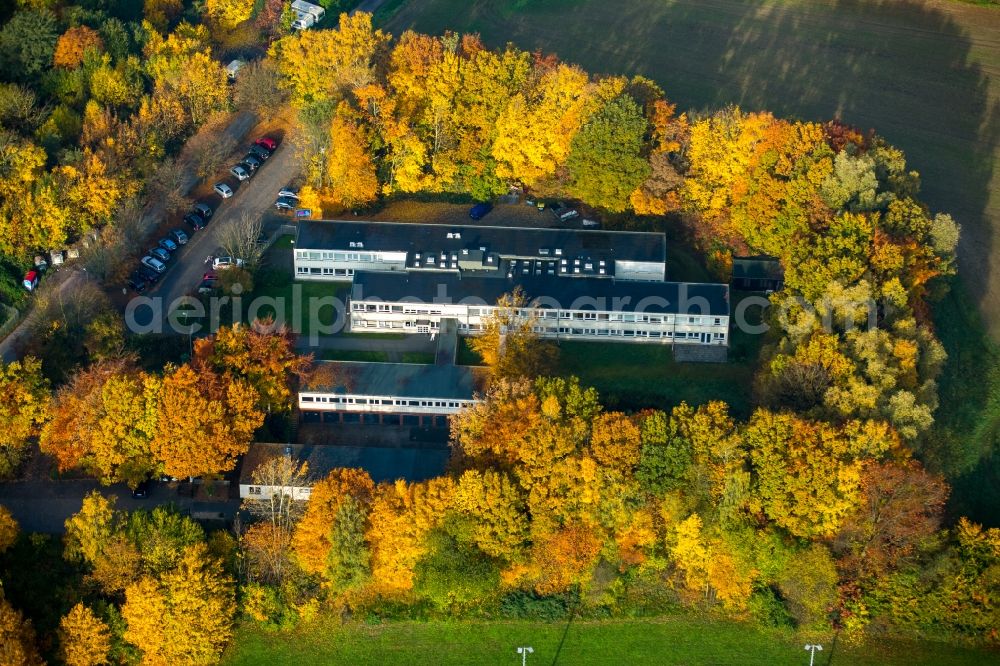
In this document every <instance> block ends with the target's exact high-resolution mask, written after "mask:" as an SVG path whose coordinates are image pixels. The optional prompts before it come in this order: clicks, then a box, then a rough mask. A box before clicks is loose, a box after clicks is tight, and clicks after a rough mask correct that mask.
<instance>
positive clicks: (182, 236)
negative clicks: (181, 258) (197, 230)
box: [170, 229, 188, 245]
mask: <svg viewBox="0 0 1000 666" xmlns="http://www.w3.org/2000/svg"><path fill="white" fill-rule="evenodd" d="M170 238H171V239H173V241H174V242H175V243H177V244H178V245H187V242H188V235H187V234H186V233H184V232H183V231H182V230H180V229H171V230H170Z"/></svg>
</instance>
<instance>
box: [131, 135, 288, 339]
mask: <svg viewBox="0 0 1000 666" xmlns="http://www.w3.org/2000/svg"><path fill="white" fill-rule="evenodd" d="M252 140H253V137H247V139H246V140H245V141H244V143H245V144H246V145H247V146H249V145H250V142H251V141H252ZM298 173H299V161H298V158H297V156H296V154H295V148H294V147H293V146H292V145H291V144H290V143H289V142H287V141H286V142H284V143H282V144H281V145H279V146H278V148H277V150H276V151H275V152H274V154H272V155H271V158H270V159H268V160H267V161H266V162H265V163H264V164H263V166H261V167H260V169H258V170H257V174H256V175H255V176H254V177H253V178H251V179H250V180H247V181H244V182H243V183H237V182H236V179H235V178H233V177H231V176H230V177H228V178H226V179H225V180H224V181H223V182H226V183H227V184H228V185H229V186H230V187H231V188H232V189H233V191H234V192H235V194H234V195H233V196H232V197H230V198H229V199H222V198H221V197H219V196H218V195H215V194H213V195H212V196H211V197H209V198H207V199H204V201H205V203H207V204H208V205H209V206H211V207H212V208H214V209H215V213H214V214H213V215H212V219H211V221H210V222H209V224H208V226H207V227H205V228H204V229H202V230H201V231H197V232H194V233H193V234H191V233H190V228H189V227H187V226H186V225H185V226H183V227H182V228H183V229H184V230H185V231H187V232H189V235H190V236H191V239H190V240H189V241H188V243H187V245H185V246H183V247H182V248H181V249H180V250H179V251H178V252H177V253H175V254H174V256H173V257H171V260H170V264H169V267H168V268H167V271H166V273H164V274H163V277H162V278H161V279H160V281H159V282H158V283H157V284H156V285H155V286H154V288H153V289H151V290H149V291H147V292H146V293H145V294H143V296H144V297H147V298H150V299H153V307H154V308H156V309H157V310H158V311H159V312H160V313H161V317H162V322H163V324H164V326H166V325H167V323H166V322H167V315H168V314H169V312H170V311H171V310H172V309H174V308H175V307H176V303H177V299H179V298H181V297H183V296H186V295H190V294H191V293H192V292H193V291H194V290H195V289H196V288H197V286H198V283H199V282H200V281H201V277H202V275H203V274H204V273H205V272H206V271H208V270H210V269H211V267H210V265H209V264H208V263H206V259H207V258H208V257H209V256H211V255H215V254H217V252H218V250H219V242H220V241H219V239H220V238H221V236H222V231H223V229H225V228H226V227H227V226H229V225H232V224H234V223H236V222H237V221H238V220H239V219H240V217H241V216H242V215H243V213H245V212H249V213H252V214H263V215H264V216H265V222H267V221H268V220H270V219H271V218H272V217H274V216H273V215H272V214H273V213H274V200H275V199H276V198H277V196H278V190H280V189H281V188H282V187H284V186H285V185H287V184H288V183H289V182H291V181H292V180H294V179H295V177H296V176H297V175H298ZM133 301H134V302H136V303H139V302H145V301H136V300H135V299H133ZM133 319H134V321H135V322H136V323H137V324H138V325H140V326H149V325H152V323H153V319H152V311H151V310H150V308H148V307H137V308H136V309H135V311H134V317H133ZM126 324H128V319H126ZM152 332H156V331H152ZM164 332H167V331H166V329H165V330H164Z"/></svg>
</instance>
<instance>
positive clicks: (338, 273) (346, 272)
mask: <svg viewBox="0 0 1000 666" xmlns="http://www.w3.org/2000/svg"><path fill="white" fill-rule="evenodd" d="M295 272H296V273H298V274H299V275H332V276H334V277H352V276H353V275H354V270H353V269H350V268H346V269H345V268H317V267H315V266H313V267H311V268H310V267H306V266H298V267H297V268H296V269H295Z"/></svg>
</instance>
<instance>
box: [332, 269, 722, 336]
mask: <svg viewBox="0 0 1000 666" xmlns="http://www.w3.org/2000/svg"><path fill="white" fill-rule="evenodd" d="M518 287H520V288H521V289H522V290H523V291H524V294H525V296H526V297H527V301H528V303H530V304H531V306H530V307H527V308H524V309H523V310H521V311H520V312H519V314H520V315H521V316H524V317H530V318H532V319H534V326H533V328H534V330H535V332H536V333H538V334H539V336H541V337H545V338H553V339H560V338H571V339H583V340H617V341H632V342H647V343H651V342H656V343H661V344H700V345H721V346H725V345H727V344H728V342H729V312H730V307H729V306H730V304H729V287H728V286H727V285H724V284H696V283H684V282H630V281H619V280H558V279H557V280H553V279H545V278H536V277H534V276H530V275H529V276H526V277H519V278H517V279H498V278H489V277H481V276H467V275H464V274H463V275H449V274H441V273H438V274H434V273H423V272H409V273H380V272H362V273H357V274H356V275H355V276H354V285H353V287H352V291H351V297H350V303H349V312H350V326H351V329H352V330H358V331H370V332H381V333H434V332H436V331H437V330H438V329H439V328H440V325H441V320H442V319H445V318H454V319H456V320H457V321H458V330H459V333H461V334H466V335H475V334H476V333H477V332H479V331H481V330H482V328H483V324H484V321H485V320H486V319H487V318H488V317H489V316H490V314H491V313H492V312H493V310H494V309H495V303H496V302H497V299H499V298H500V296H502V295H503V294H505V293H510V292H511V291H513V290H514V289H515V288H518Z"/></svg>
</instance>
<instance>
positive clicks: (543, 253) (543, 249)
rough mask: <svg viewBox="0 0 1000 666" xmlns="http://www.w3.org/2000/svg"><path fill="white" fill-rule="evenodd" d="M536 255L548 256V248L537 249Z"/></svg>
mask: <svg viewBox="0 0 1000 666" xmlns="http://www.w3.org/2000/svg"><path fill="white" fill-rule="evenodd" d="M538 254H540V255H542V256H543V257H547V256H549V248H547V247H543V248H539V250H538Z"/></svg>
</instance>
